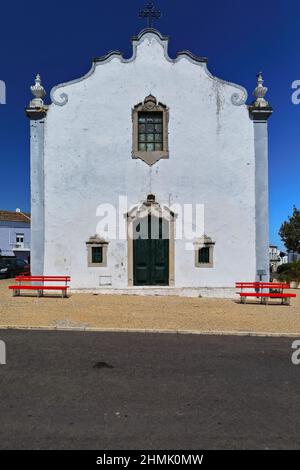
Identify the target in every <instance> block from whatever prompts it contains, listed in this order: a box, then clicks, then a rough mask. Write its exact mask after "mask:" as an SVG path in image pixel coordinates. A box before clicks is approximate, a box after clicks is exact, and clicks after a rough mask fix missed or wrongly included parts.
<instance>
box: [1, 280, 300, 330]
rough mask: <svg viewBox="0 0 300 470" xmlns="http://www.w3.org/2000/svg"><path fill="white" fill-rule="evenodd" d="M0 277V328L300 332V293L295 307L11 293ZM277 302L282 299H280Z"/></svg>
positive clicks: (192, 299) (223, 300)
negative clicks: (18, 294)
mask: <svg viewBox="0 0 300 470" xmlns="http://www.w3.org/2000/svg"><path fill="white" fill-rule="evenodd" d="M11 283H12V280H0V327H3V328H5V327H29V326H31V327H58V328H68V327H73V328H74V327H79V328H100V329H101V328H103V329H120V330H143V329H145V330H170V331H196V332H212V331H213V332H256V333H277V334H281V333H282V334H293V335H294V334H299V336H300V292H299V291H297V290H295V291H294V292H296V293H297V294H298V295H297V298H296V299H292V301H291V306H282V305H280V304H279V303H277V304H276V302H275V301H272V303H270V304H269V305H267V306H264V305H260V304H255V303H249V304H247V305H241V304H240V303H239V302H238V301H234V300H230V299H211V298H210V299H209V298H185V297H171V296H167V297H143V296H129V295H101V294H98V295H93V294H70V297H69V298H67V299H62V298H61V297H60V296H59V294H58V296H55V295H56V294H50V295H51V298H50V296H48V297H43V298H37V297H35V296H34V295H35V294H29V296H27V294H26V296H25V295H24V296H21V297H12V292H11V291H9V290H8V288H7V286H8V285H9V284H11ZM277 302H278V301H277Z"/></svg>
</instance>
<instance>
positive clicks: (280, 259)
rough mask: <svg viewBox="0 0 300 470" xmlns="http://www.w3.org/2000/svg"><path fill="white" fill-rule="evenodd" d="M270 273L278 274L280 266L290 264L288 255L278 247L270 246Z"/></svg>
mask: <svg viewBox="0 0 300 470" xmlns="http://www.w3.org/2000/svg"><path fill="white" fill-rule="evenodd" d="M269 257H270V272H271V273H276V272H277V268H278V266H280V265H281V264H286V263H288V255H287V254H286V253H284V252H283V251H280V250H279V249H278V246H277V245H270V246H269Z"/></svg>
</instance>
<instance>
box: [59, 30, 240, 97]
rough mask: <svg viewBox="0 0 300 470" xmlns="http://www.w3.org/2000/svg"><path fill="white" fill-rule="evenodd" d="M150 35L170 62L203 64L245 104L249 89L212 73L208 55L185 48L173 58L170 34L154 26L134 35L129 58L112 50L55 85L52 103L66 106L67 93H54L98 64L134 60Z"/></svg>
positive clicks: (89, 73) (72, 82) (92, 69)
mask: <svg viewBox="0 0 300 470" xmlns="http://www.w3.org/2000/svg"><path fill="white" fill-rule="evenodd" d="M149 35H152V36H155V37H156V39H157V40H158V41H159V42H160V44H161V45H162V46H163V49H164V54H165V58H166V60H168V61H169V62H172V63H176V62H178V61H179V60H181V58H183V57H185V58H186V59H187V60H189V61H191V62H192V63H194V64H198V65H201V66H202V67H203V68H204V70H205V71H206V73H207V75H208V76H209V77H210V78H212V79H213V80H216V81H218V82H220V83H223V84H226V85H230V86H232V87H234V88H237V91H236V92H235V93H233V95H232V97H231V102H232V104H233V105H234V106H241V105H244V104H245V103H246V101H247V98H248V93H247V90H246V89H245V88H244V87H243V86H241V85H237V84H236V83H231V82H228V81H226V80H222V79H221V78H218V77H215V76H214V75H212V74H211V73H210V71H209V70H208V68H207V62H208V59H207V58H206V57H198V56H195V55H194V54H192V53H191V52H189V51H186V50H184V51H180V52H178V53H177V55H176V58H175V59H172V58H171V57H170V56H169V54H168V44H169V36H162V35H161V33H160V32H159V31H157V30H156V29H152V28H146V29H143V30H142V31H141V32H140V33H139V34H138V36H133V37H132V39H131V41H132V50H133V51H132V56H131V57H130V58H129V59H125V58H124V57H123V54H122V53H121V52H120V51H110V52H109V53H108V54H106V55H105V56H102V57H95V58H93V59H92V67H91V69H90V70H89V71H88V73H86V74H85V75H84V76H83V77H80V78H77V79H75V80H71V81H69V82H65V83H60V84H59V85H56V86H55V87H53V88H52V90H51V92H50V98H51V100H52V103H53V104H55V105H57V106H64V105H65V104H67V102H68V95H67V93H64V92H63V93H61V94H59V97H57V98H55V96H54V95H55V93H56V91H57V90H58V89H59V88H63V87H65V86H69V85H72V84H75V83H78V82H81V81H83V80H85V79H86V78H88V77H90V76H91V75H92V74H93V73H94V71H95V69H96V67H97V66H98V65H100V64H101V65H103V64H105V63H107V62H109V61H111V60H112V59H113V58H115V57H118V58H119V60H120V62H123V63H130V62H133V61H134V60H135V59H136V54H137V47H138V45H139V44H140V43H141V42H142V41H144V40H145V38H146V37H147V36H149Z"/></svg>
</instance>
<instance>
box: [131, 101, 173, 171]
mask: <svg viewBox="0 0 300 470" xmlns="http://www.w3.org/2000/svg"><path fill="white" fill-rule="evenodd" d="M140 112H146V113H151V112H155V113H157V112H161V113H162V115H163V149H162V150H154V151H153V152H146V151H140V150H139V148H138V116H139V113H140ZM168 125H169V109H168V108H167V106H166V105H164V104H162V103H160V102H157V99H156V98H155V96H152V95H149V96H147V97H146V98H145V99H144V101H143V103H138V104H137V105H135V106H134V107H133V109H132V158H140V159H141V160H143V161H144V162H145V163H147V165H150V166H151V165H153V164H154V163H156V162H158V160H160V159H161V158H169V142H168V140H169V139H168Z"/></svg>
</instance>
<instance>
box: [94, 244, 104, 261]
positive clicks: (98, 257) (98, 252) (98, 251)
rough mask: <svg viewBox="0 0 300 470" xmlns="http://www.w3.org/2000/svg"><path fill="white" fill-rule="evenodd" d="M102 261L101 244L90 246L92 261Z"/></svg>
mask: <svg viewBox="0 0 300 470" xmlns="http://www.w3.org/2000/svg"><path fill="white" fill-rule="evenodd" d="M102 261H103V249H102V246H93V247H92V263H102Z"/></svg>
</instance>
